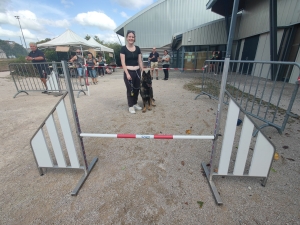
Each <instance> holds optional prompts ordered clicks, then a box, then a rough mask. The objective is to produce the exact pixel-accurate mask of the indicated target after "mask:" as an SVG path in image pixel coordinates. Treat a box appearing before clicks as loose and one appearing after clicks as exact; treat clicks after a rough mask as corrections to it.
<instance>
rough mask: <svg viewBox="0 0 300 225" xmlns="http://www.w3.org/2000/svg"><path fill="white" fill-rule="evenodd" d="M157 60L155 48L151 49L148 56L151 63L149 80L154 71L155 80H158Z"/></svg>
mask: <svg viewBox="0 0 300 225" xmlns="http://www.w3.org/2000/svg"><path fill="white" fill-rule="evenodd" d="M158 58H159V54H158V53H157V52H156V48H155V47H153V48H152V52H151V53H150V55H149V58H148V59H149V60H150V62H151V79H152V80H153V70H154V68H155V70H156V80H158Z"/></svg>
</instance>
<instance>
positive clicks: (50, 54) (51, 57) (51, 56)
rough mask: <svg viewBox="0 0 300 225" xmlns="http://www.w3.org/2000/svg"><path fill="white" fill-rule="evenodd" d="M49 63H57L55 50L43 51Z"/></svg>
mask: <svg viewBox="0 0 300 225" xmlns="http://www.w3.org/2000/svg"><path fill="white" fill-rule="evenodd" d="M43 52H44V54H45V57H46V60H47V62H52V61H57V54H56V51H55V50H54V49H51V48H47V49H44V50H43Z"/></svg>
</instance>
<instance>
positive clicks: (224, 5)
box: [206, 0, 246, 17]
mask: <svg viewBox="0 0 300 225" xmlns="http://www.w3.org/2000/svg"><path fill="white" fill-rule="evenodd" d="M245 2H246V0H239V7H238V12H239V11H242V10H243V9H244V8H245ZM233 3H234V0H209V1H208V3H207V4H206V9H211V11H212V12H214V13H217V14H219V15H221V16H224V17H225V16H230V15H231V14H232V8H233Z"/></svg>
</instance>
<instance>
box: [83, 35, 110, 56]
mask: <svg viewBox="0 0 300 225" xmlns="http://www.w3.org/2000/svg"><path fill="white" fill-rule="evenodd" d="M87 42H88V43H89V44H90V45H92V46H93V48H95V49H96V50H97V51H101V52H112V53H113V52H114V50H113V49H112V48H108V47H106V46H104V45H101V44H100V43H98V42H97V41H95V39H93V38H90V40H88V41H87Z"/></svg>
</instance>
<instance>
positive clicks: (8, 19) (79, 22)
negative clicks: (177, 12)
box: [0, 0, 157, 47]
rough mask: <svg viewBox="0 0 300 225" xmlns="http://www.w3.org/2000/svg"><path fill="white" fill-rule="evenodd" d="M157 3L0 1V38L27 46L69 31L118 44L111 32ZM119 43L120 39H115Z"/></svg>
mask: <svg viewBox="0 0 300 225" xmlns="http://www.w3.org/2000/svg"><path fill="white" fill-rule="evenodd" d="M156 1H157V0H98V1H95V0H85V1H83V0H81V1H77V0H49V1H46V0H0V39H1V40H11V41H15V42H16V43H18V44H21V42H22V45H23V46H24V41H23V36H22V33H21V29H20V25H19V22H18V20H17V19H16V18H15V16H19V17H20V19H19V21H20V24H21V27H22V31H23V34H24V37H25V41H26V44H27V47H29V42H37V41H41V40H44V39H45V38H50V39H52V38H55V37H57V36H59V35H60V34H62V33H63V32H65V31H66V30H67V29H70V30H72V31H73V32H75V33H76V34H78V35H79V36H81V37H83V38H84V37H85V36H86V35H87V34H88V35H90V36H91V37H94V36H95V35H97V36H98V37H99V38H100V40H103V41H104V42H118V43H120V41H119V39H118V37H117V34H116V33H115V32H114V29H115V28H117V27H118V26H120V25H121V24H122V23H124V22H125V21H126V20H127V19H129V18H130V17H132V16H134V15H135V14H137V13H138V12H140V11H141V10H143V9H145V8H146V7H148V6H149V5H151V4H152V3H154V2H156ZM119 38H120V39H121V42H122V44H124V38H123V37H121V36H119Z"/></svg>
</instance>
